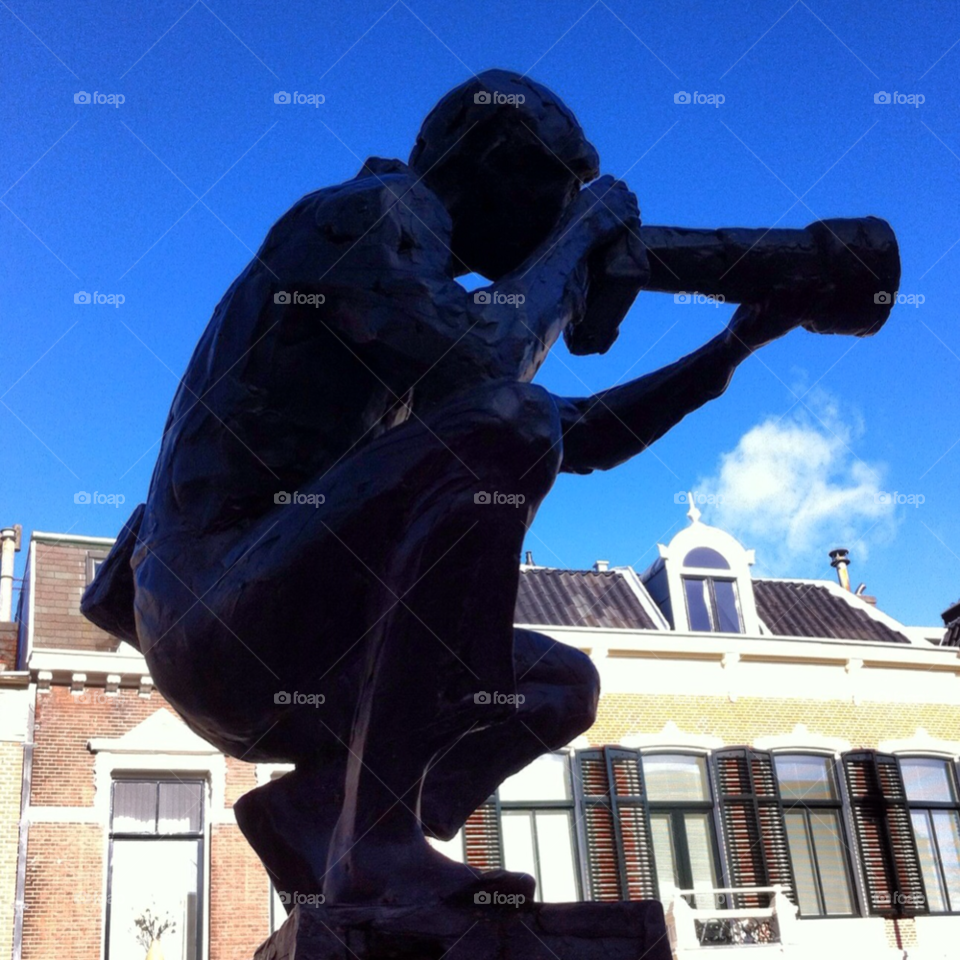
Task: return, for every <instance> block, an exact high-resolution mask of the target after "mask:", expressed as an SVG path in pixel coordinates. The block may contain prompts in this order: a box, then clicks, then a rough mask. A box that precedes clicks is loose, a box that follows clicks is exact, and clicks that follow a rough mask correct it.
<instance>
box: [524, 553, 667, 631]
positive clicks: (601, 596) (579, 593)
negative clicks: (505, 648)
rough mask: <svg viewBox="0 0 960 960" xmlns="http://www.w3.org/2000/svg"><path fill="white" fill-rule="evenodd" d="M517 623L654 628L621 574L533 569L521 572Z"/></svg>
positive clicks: (650, 619)
mask: <svg viewBox="0 0 960 960" xmlns="http://www.w3.org/2000/svg"><path fill="white" fill-rule="evenodd" d="M515 619H516V622H517V623H529V624H543V625H544V626H547V625H549V626H556V627H619V628H621V629H627V630H656V629H658V625H657V624H656V623H654V622H653V620H652V618H651V617H650V615H649V614H648V613H647V611H646V610H645V609H644V608H643V604H642V603H641V602H640V600H639V599H638V597H637V595H636V593H634V591H633V590H632V589H631V588H630V585H629V584H628V583H627V581H626V579H625V578H624V576H623V574H621V573H618V572H616V571H614V570H610V571H606V572H604V573H595V572H592V571H589V570H553V569H549V568H545V567H544V568H533V569H529V570H522V571H521V573H520V589H519V592H518V594H517V607H516V613H515Z"/></svg>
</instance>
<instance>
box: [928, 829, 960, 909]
mask: <svg viewBox="0 0 960 960" xmlns="http://www.w3.org/2000/svg"><path fill="white" fill-rule="evenodd" d="M933 827H934V830H935V831H936V834H937V845H938V846H939V847H940V865H941V867H942V869H943V882H944V886H946V888H947V896H948V898H949V905H948V909H949V910H960V817H958V815H957V814H956V813H955V812H954V811H952V810H935V811H933Z"/></svg>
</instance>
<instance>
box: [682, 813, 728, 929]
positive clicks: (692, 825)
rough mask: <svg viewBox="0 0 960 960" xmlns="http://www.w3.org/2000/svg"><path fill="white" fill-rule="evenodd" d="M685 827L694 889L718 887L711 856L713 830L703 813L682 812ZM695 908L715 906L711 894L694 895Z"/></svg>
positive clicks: (703, 908)
mask: <svg viewBox="0 0 960 960" xmlns="http://www.w3.org/2000/svg"><path fill="white" fill-rule="evenodd" d="M684 825H685V826H686V828H687V849H688V850H689V852H690V875H691V876H692V877H693V889H694V890H711V889H713V888H714V887H718V886H719V884H718V883H717V872H716V861H715V860H714V858H713V831H712V830H711V828H710V820H709V818H708V816H707V814H705V813H687V814H684ZM694 901H695V903H694V906H695V908H696V909H701V910H707V909H712V908H713V907H714V906H715V903H714V898H713V896H709V897H703V896H698V897H694Z"/></svg>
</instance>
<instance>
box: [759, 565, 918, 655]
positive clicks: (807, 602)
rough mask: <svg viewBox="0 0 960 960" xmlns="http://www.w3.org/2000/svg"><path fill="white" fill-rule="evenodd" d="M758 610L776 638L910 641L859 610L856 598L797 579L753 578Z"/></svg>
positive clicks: (864, 611) (886, 641)
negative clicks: (848, 599) (845, 596)
mask: <svg viewBox="0 0 960 960" xmlns="http://www.w3.org/2000/svg"><path fill="white" fill-rule="evenodd" d="M753 593H754V596H755V597H756V600H757V612H758V613H759V614H760V619H761V620H762V621H763V622H764V623H765V624H766V625H767V627H768V628H769V630H770V632H771V633H773V634H774V635H775V636H778V637H826V638H829V639H833V640H875V641H880V642H883V643H909V642H910V641H909V639H908V638H907V637H905V636H904V635H903V634H902V633H900V632H899V631H897V630H892V629H891V628H890V627H888V626H887V625H886V624H885V623H882V622H881V621H879V620H876V619H874V618H873V617H871V616H870V614H869V613H867V611H866V610H859V609H857V607H856V606H855V604H858V603H859V602H860V601H856V600H854V599H853V597H852V596H851V601H852V602H851V601H847V600H845V599H844V598H843V597H838V596H837V595H836V594H835V593H833V592H832V591H831V590H830V589H828V588H827V587H826V586H822V585H820V584H816V583H803V582H802V581H796V580H789V581H788V580H754V581H753Z"/></svg>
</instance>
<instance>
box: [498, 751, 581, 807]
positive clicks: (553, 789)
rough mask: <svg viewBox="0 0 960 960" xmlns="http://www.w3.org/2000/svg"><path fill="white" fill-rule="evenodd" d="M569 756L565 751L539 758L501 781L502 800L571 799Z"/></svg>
mask: <svg viewBox="0 0 960 960" xmlns="http://www.w3.org/2000/svg"><path fill="white" fill-rule="evenodd" d="M570 796H571V794H570V772H569V759H568V757H567V756H566V755H565V754H562V753H547V754H544V755H543V756H542V757H537V759H536V760H534V761H533V763H531V764H528V765H527V766H526V767H524V768H523V769H522V770H521V771H520V772H519V773H515V774H514V775H513V776H512V777H507V779H506V780H504V781H503V783H502V784H500V801H501V803H502V802H509V801H511V800H512V801H518V800H519V801H526V800H569V799H570Z"/></svg>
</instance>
